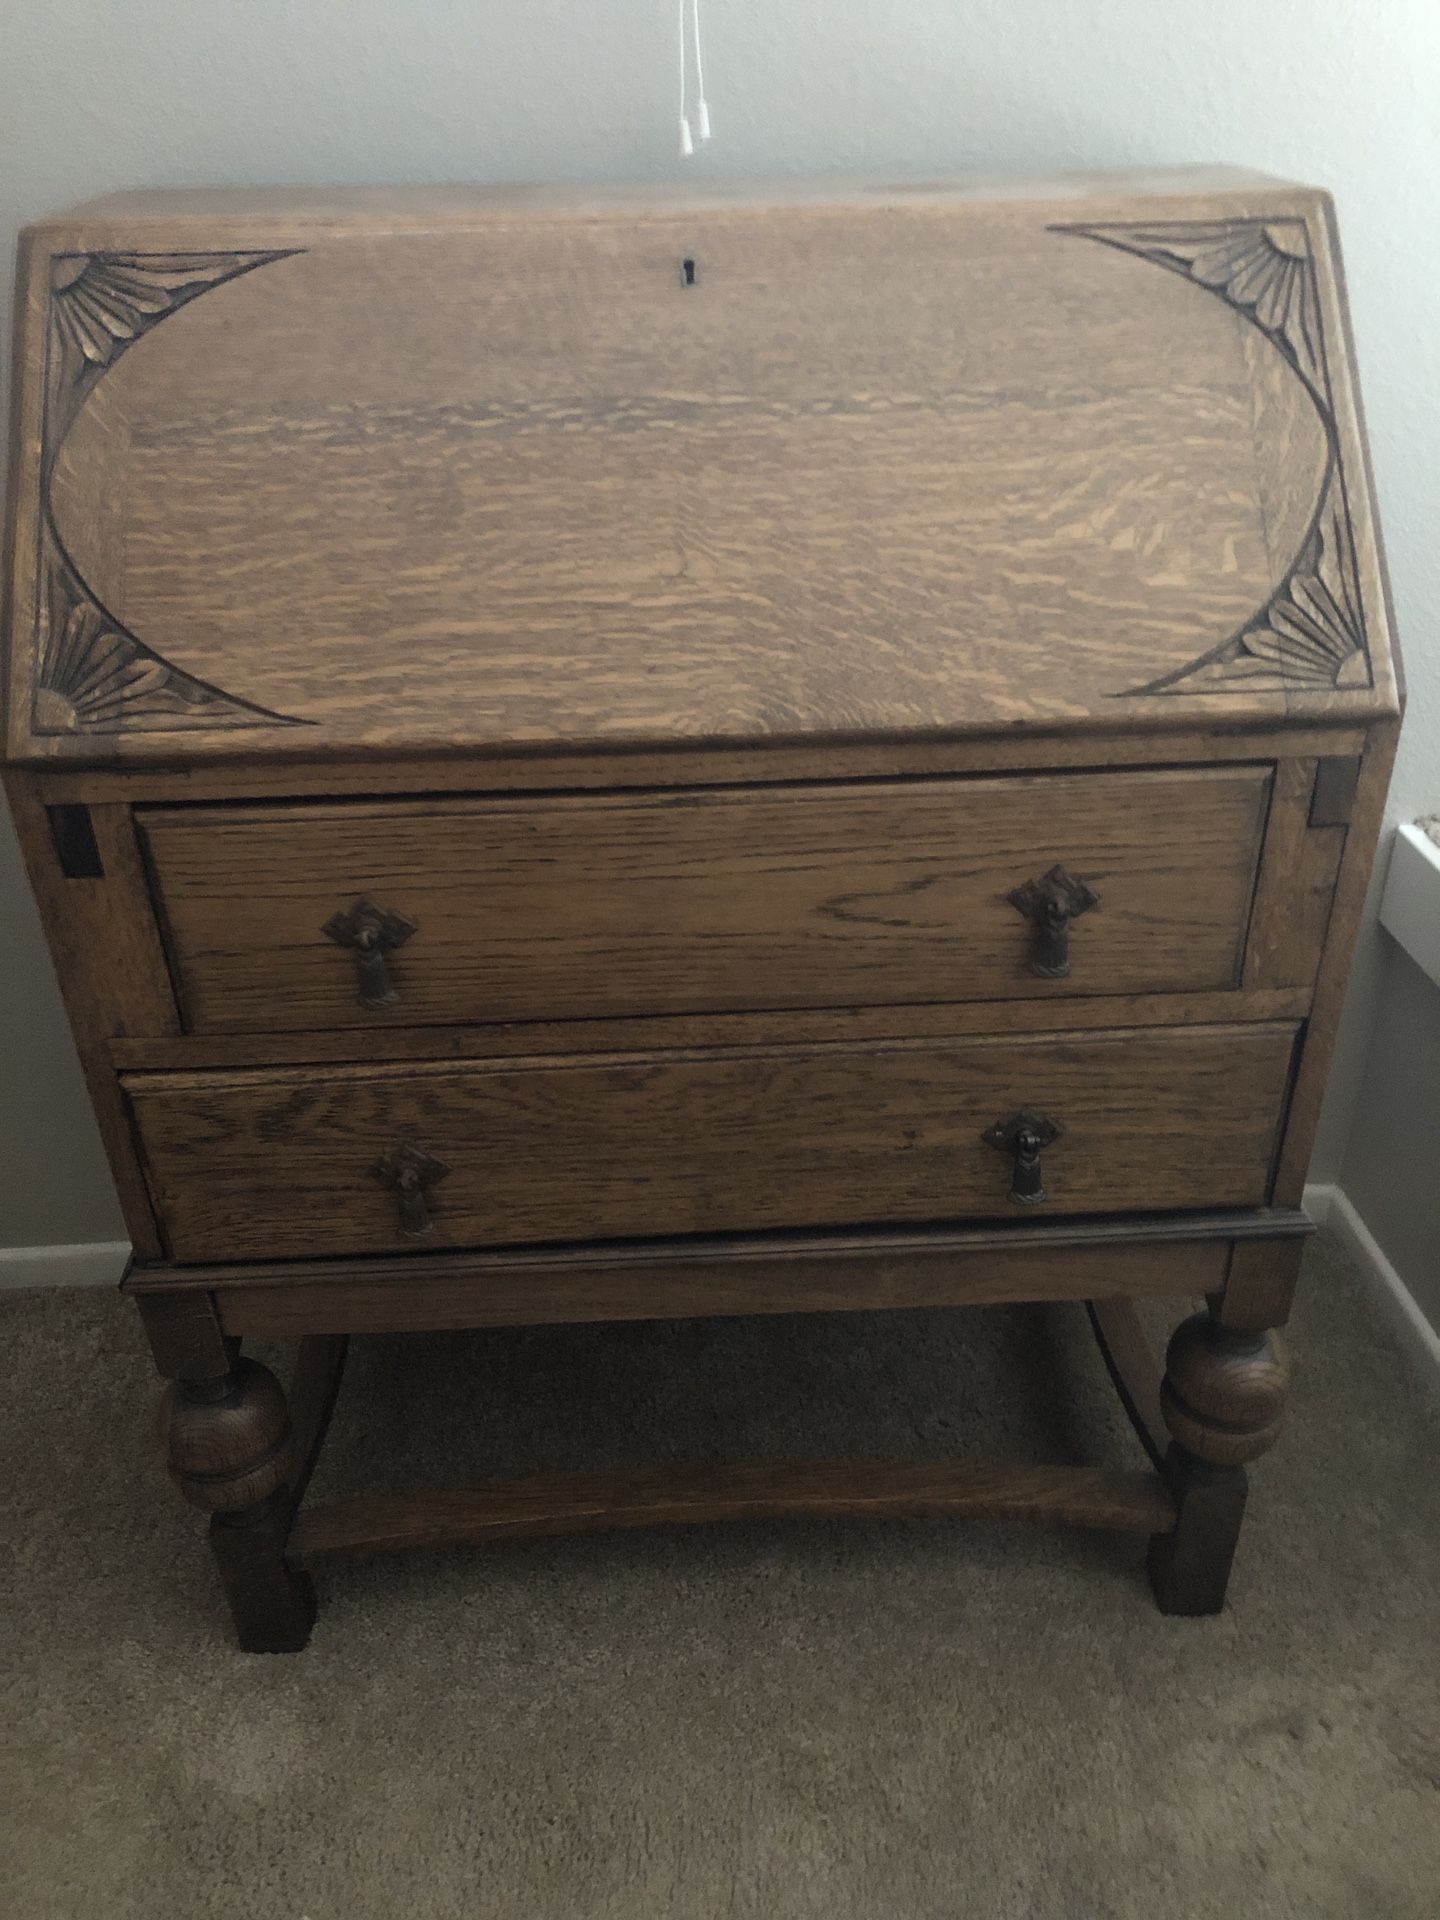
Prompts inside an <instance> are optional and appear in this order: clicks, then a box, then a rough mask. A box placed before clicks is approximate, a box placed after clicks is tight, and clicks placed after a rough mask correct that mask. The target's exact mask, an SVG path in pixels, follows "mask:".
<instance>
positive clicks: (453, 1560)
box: [0, 1248, 1440, 1920]
mask: <svg viewBox="0 0 1440 1920" xmlns="http://www.w3.org/2000/svg"><path fill="white" fill-rule="evenodd" d="M0 1318H3V1321H4V1324H5V1328H6V1331H7V1334H8V1342H7V1345H8V1355H9V1362H8V1368H7V1373H8V1383H9V1384H8V1391H7V1392H6V1394H5V1396H4V1404H3V1410H0V1441H3V1457H4V1461H5V1472H4V1477H3V1487H0V1498H3V1504H4V1513H5V1519H4V1527H5V1544H6V1548H7V1552H6V1562H5V1570H4V1575H3V1580H4V1588H5V1593H4V1598H5V1605H6V1613H5V1619H4V1634H3V1645H0V1661H3V1663H4V1668H5V1673H4V1685H5V1700H4V1722H3V1737H4V1743H5V1777H4V1781H3V1795H0V1827H3V1829H4V1838H3V1858H0V1910H3V1912H4V1914H5V1915H6V1917H7V1920H62V1917H63V1920H131V1916H135V1917H136V1920H139V1916H145V1920H209V1916H225V1920H229V1917H230V1916H235V1917H236V1920H240V1917H241V1916H244V1917H245V1920H249V1916H252V1915H253V1916H264V1917H265V1920H302V1916H308V1920H450V1917H451V1916H456V1917H458V1916H465V1920H476V1917H481V1920H490V1917H491V1916H494V1917H495V1920H599V1917H600V1916H605V1917H606V1920H612V1917H613V1920H622V1917H624V1920H630V1917H631V1916H649V1915H656V1916H667V1917H673V1920H691V1917H692V1916H693V1917H694V1920H729V1917H730V1916H746V1917H748V1916H755V1917H756V1920H760V1917H761V1916H763V1917H764V1920H808V1917H809V1916H812V1915H813V1916H817V1917H818V1916H825V1917H826V1920H932V1917H933V1920H942V1917H943V1920H954V1917H957V1916H964V1917H965V1920H969V1917H970V1916H974V1920H1009V1917H1010V1916H1024V1920H1052V1916H1053V1920H1111V1917H1113V1920H1130V1916H1135V1917H1136V1920H1140V1917H1141V1916H1143V1917H1144V1920H1200V1916H1210V1915H1214V1916H1217V1920H1243V1917H1244V1916H1249V1915H1264V1916H1267V1917H1268V1916H1288V1915H1294V1916H1297V1920H1301V1917H1303V1920H1331V1917H1332V1916H1333V1917H1334V1920H1341V1916H1343V1917H1344V1920H1402V1917H1403V1920H1436V1916H1437V1915H1440V1684H1437V1682H1440V1492H1437V1465H1440V1419H1437V1414H1436V1406H1435V1403H1434V1401H1433V1400H1432V1399H1431V1398H1430V1397H1428V1395H1427V1393H1426V1392H1425V1390H1424V1389H1423V1388H1422V1387H1421V1386H1420V1384H1419V1383H1418V1382H1417V1380H1416V1379H1415V1377H1414V1376H1413V1375H1412V1374H1411V1373H1410V1372H1409V1371H1408V1370H1407V1364H1406V1362H1405V1360H1404V1359H1403V1357H1402V1356H1401V1355H1400V1353H1399V1352H1398V1350H1397V1348H1396V1346H1395V1345H1394V1343H1393V1341H1392V1340H1391V1338H1390V1337H1389V1335H1388V1333H1387V1331H1386V1330H1385V1329H1384V1327H1383V1325H1382V1324H1381V1323H1380V1322H1379V1321H1378V1320H1377V1317H1376V1314H1375V1312H1374V1310H1373V1308H1372V1306H1371V1305H1370V1304H1369V1302H1368V1301H1367V1299H1366V1298H1365V1297H1364V1296H1363V1295H1361V1294H1360V1293H1359V1292H1358V1291H1357V1290H1356V1288H1355V1286H1354V1284H1353V1282H1352V1280H1351V1278H1350V1276H1349V1275H1348V1274H1347V1272H1346V1271H1345V1269H1344V1268H1343V1266H1342V1265H1341V1263H1340V1261H1339V1259H1338V1257H1337V1256H1336V1255H1335V1254H1334V1253H1333V1252H1329V1251H1327V1250H1325V1249H1324V1248H1321V1249H1318V1250H1317V1251H1316V1252H1315V1253H1314V1254H1313V1255H1312V1258H1311V1261H1310V1273H1309V1286H1308V1288H1307V1291H1306V1295H1305V1299H1304V1304H1303V1306H1302V1309H1301V1311H1300V1313H1299V1315H1298V1318H1297V1323H1296V1326H1295V1329H1294V1332H1295V1336H1296V1339H1295V1345H1296V1349H1297V1362H1298V1385H1297V1390H1296V1394H1295V1400H1294V1417H1293V1422H1292V1426H1291V1429H1290V1431H1289V1433H1288V1435H1287V1437H1286V1439H1285V1441H1284V1442H1283V1443H1282V1445H1281V1447H1280V1448H1279V1449H1278V1450H1277V1452H1276V1453H1275V1454H1274V1455H1272V1456H1271V1457H1270V1459H1269V1460H1267V1461H1265V1462H1263V1463H1262V1464H1261V1465H1260V1467H1259V1468H1258V1469H1257V1470H1256V1472H1255V1475H1254V1480H1255V1484H1256V1497H1255V1499H1254V1500H1253V1502H1252V1508H1251V1519H1250V1525H1249V1529H1248V1532H1247V1536H1246V1539H1245V1541H1244V1543H1243V1545H1242V1550H1241V1560H1240V1564H1239V1567H1238V1570H1237V1574H1236V1578H1235V1581H1234V1585H1233V1588H1232V1605H1231V1610H1230V1612H1229V1613H1228V1614H1227V1615H1225V1616H1224V1617H1223V1618H1221V1619H1218V1620H1212V1621H1200V1622H1186V1621H1178V1620H1164V1619H1161V1618H1160V1616H1159V1615H1158V1614H1157V1613H1156V1612H1155V1611H1154V1609H1153V1607H1152V1605H1151V1603H1150V1599H1149V1595H1148V1591H1147V1589H1146V1587H1145V1585H1144V1583H1143V1578H1142V1575H1141V1571H1140V1565H1139V1562H1140V1553H1141V1549H1140V1547H1139V1545H1138V1543H1135V1542H1132V1541H1127V1540H1122V1539H1117V1538H1107V1537H1103V1536H1090V1535H1081V1534H1067V1533H1061V1532H1048V1531H1041V1530H1026V1529H1024V1528H1019V1527H1003V1528H1002V1527H991V1526H946V1525H935V1524H923V1525H922V1524H915V1525H893V1526H877V1527H868V1528H867V1527H864V1526H860V1525H814V1526H808V1527H798V1528H782V1527H778V1526H775V1527H771V1526H764V1527H760V1526H756V1527H746V1528H737V1529H734V1530H731V1531H728V1532H727V1531H709V1532H706V1531H689V1532H680V1533H673V1534H669V1535H664V1534H652V1535H643V1534H631V1535H615V1536H611V1537H606V1536H603V1535H596V1536H590V1537H588V1538H583V1539H576V1540H570V1541H550V1542H541V1543H538V1544H534V1545H526V1546H518V1545H517V1546H511V1547H507V1548H503V1549H496V1550H491V1551H488V1552H485V1553H473V1554H468V1555H466V1554H458V1553H455V1554H450V1553H446V1554H435V1555H432V1556H429V1557H425V1556H417V1557H415V1558H412V1559H409V1560H397V1561H391V1562H378V1563H376V1564H374V1565H373V1566H370V1567H367V1568H360V1569H355V1570H352V1571H349V1572H347V1573H342V1574H336V1575H333V1576H332V1577H330V1578H328V1579H327V1580H325V1581H324V1582H323V1584H322V1587H321V1608H322V1613H321V1619H320V1623H319V1626H318V1627H317V1630H316V1634H315V1639H314V1643H313V1646H312V1648H311V1650H310V1652H309V1653H307V1654H303V1655H301V1656H299V1657H298V1658H289V1659H284V1658H281V1659H275V1658H270V1659H265V1658H253V1657H246V1656H244V1655H241V1654H239V1653H237V1652H235V1651H234V1650H233V1649H232V1648H231V1647H230V1646H229V1644H228V1643H227V1640H226V1637H225V1622H224V1618H223V1615H222V1612H221V1608H220V1604H219V1601H218V1598H217V1595H216V1593H215V1591H214V1589H213V1587H212V1584H211V1580H210V1577H209V1568H208V1562H207V1560H206V1558H205V1556H204V1554H203V1551H202V1549H201V1546H200V1543H199V1541H198V1539H197V1537H196V1535H197V1529H198V1521H197V1518H196V1516H193V1515H189V1514H187V1513H186V1511H185V1510H184V1509H183V1508H182V1507H181V1505H180V1504H179V1502H178V1500H177V1499H176V1498H175V1497H174V1495H173V1494H172V1492H171V1489H170V1488H169V1486H168V1484H167V1483H166V1482H165V1481H164V1479H163V1477H162V1476H161V1475H160V1474H159V1473H158V1472H157V1471H156V1470H155V1468H154V1466H153V1464H152V1460H151V1452H150V1448H151V1439H150V1433H149V1422H148V1407H149V1405H150V1402H151V1400H152V1395H153V1386H152V1381H151V1377H150V1375H149V1372H148V1361H147V1358H146V1355H145V1352H144V1349H143V1347H142V1344H141V1340H140V1337H139V1331H138V1326H137V1324H136V1320H135V1315H134V1313H133V1310H132V1309H130V1308H128V1307H126V1306H125V1305H124V1304H123V1303H122V1302H120V1301H119V1300H117V1299H115V1298H112V1297H110V1296H107V1295H100V1294H95V1293H75V1292H72V1293H59V1294H56V1293H52V1294H26V1295H14V1294H12V1295H9V1296H0ZM1037 1380H1038V1381H1040V1382H1043V1383H1046V1384H1045V1385H1044V1386H1043V1388H1042V1390H1041V1391H1040V1392H1039V1393H1038V1394H1037V1393H1036V1392H1035V1391H1034V1383H1035V1382H1036V1381H1037ZM1027 1386H1028V1391H1027ZM1132 1446H1133V1443H1132V1442H1131V1440H1130V1439H1129V1436H1128V1434H1127V1433H1126V1432H1125V1431H1124V1429H1123V1426H1122V1424H1121V1422H1120V1420H1119V1418H1118V1415H1117V1413H1116V1411H1115V1410H1114V1407H1113V1403H1112V1400H1111V1398H1110V1395H1109V1389H1108V1387H1107V1385H1106V1384H1105V1382H1104V1380H1103V1377H1102V1375H1101V1372H1100V1368H1099V1364H1098V1361H1097V1360H1096V1358H1095V1356H1094V1353H1093V1350H1092V1349H1091V1348H1090V1346H1089V1342H1088V1335H1087V1333H1086V1331H1085V1329H1084V1325H1083V1316H1082V1315H1080V1314H1079V1313H1078V1312H1076V1311H1074V1310H1061V1309H1055V1310H1051V1309H1044V1310H1040V1309H1023V1310H1017V1311H1011V1312H1004V1313H998V1312H992V1313H988V1314H969V1315H964V1314H953V1315H936V1314H924V1315H908V1314H894V1315H886V1316H874V1317H870V1316H866V1317H859V1316H856V1317H850V1318H845V1319H835V1320H831V1321H828V1322H826V1321H803V1320H798V1319H781V1320H771V1321H760V1320H756V1321H746V1322H728V1323H722V1322H707V1323H696V1324H691V1325H684V1326H675V1327H669V1328H666V1327H643V1326H635V1327H620V1328H610V1329H574V1330H558V1331H557V1330H551V1331H546V1332H526V1333H520V1334H507V1335H488V1336H476V1337H473V1338H471V1337H467V1338H466V1339H465V1340H463V1341H460V1340H455V1341H449V1342H447V1341H443V1340H432V1339H424V1340H420V1339H416V1340H411V1341H405V1340H390V1341H380V1340H370V1341H361V1342H357V1343H356V1348H355V1351H354V1354H353V1358H352V1371H351V1375H350V1378H349V1380H348V1383H347V1388H346V1392H345V1393H344V1394H343V1395H342V1399H341V1406H340V1413H339V1416H338V1418H337V1422H336V1427H335V1430H334V1435H333V1439H332V1451H331V1455H330V1459H329V1462H328V1464H327V1467H326V1470H325V1475H324V1482H323V1485H324V1486H326V1487H329V1488H332V1489H333V1488H337V1487H339V1486H342V1485H344V1486H350V1485H355V1486H361V1485H365V1484H366V1483H367V1482H368V1483H370V1484H375V1483H376V1482H377V1478H378V1477H379V1476H380V1475H381V1474H382V1473H383V1467H382V1466H381V1465H378V1464H377V1463H378V1462H383V1460H384V1458H385V1456H386V1454H387V1453H388V1454H390V1455H391V1456H392V1458H398V1463H399V1464H398V1466H394V1467H393V1468H392V1470H391V1472H390V1473H389V1475H388V1476H387V1477H388V1480H389V1483H390V1484H393V1485H397V1486H398V1485H403V1484H404V1483H405V1480H406V1478H407V1476H409V1475H412V1474H413V1475H422V1474H423V1475H430V1476H439V1477H442V1478H449V1479H451V1480H459V1479H463V1478H464V1477H467V1476H469V1475H470V1474H472V1473H476V1472H484V1471H490V1470H492V1469H499V1470H501V1471H507V1472H508V1471H512V1470H518V1469H521V1468H523V1467H539V1466H547V1465H555V1466H561V1465H579V1464H583V1463H585V1462H590V1461H598V1460H611V1461H616V1462H620V1461H626V1460H638V1459H644V1458H646V1457H649V1456H652V1455H665V1456H669V1457H673V1458H676V1459H680V1458H687V1459H697V1460H703V1459H708V1458H723V1457H730V1458H741V1457H745V1456H747V1455H748V1456H752V1457H753V1456H757V1455H760V1454H765V1453H771V1454H790V1455H794V1456H797V1457H800V1456H806V1455H818V1454H823V1453H826V1452H830V1451H840V1450H844V1451H854V1452H869V1453H873V1454H875V1455H892V1456H904V1455H906V1454H909V1455H912V1456H914V1455H920V1454H924V1453H941V1454H947V1455H948V1454H962V1453H965V1452H966V1451H971V1452H977V1451H980V1452H990V1453H997V1452H1002V1451H1003V1452H1008V1453H1010V1454H1012V1455H1019V1456H1028V1457H1033V1458H1046V1457H1051V1458H1054V1457H1067V1456H1069V1455H1070V1454H1072V1453H1077V1452H1079V1451H1080V1450H1086V1451H1088V1452H1090V1453H1091V1454H1092V1455H1096V1456H1098V1457H1102V1458H1114V1459H1117V1460H1118V1459H1124V1458H1129V1457H1131V1450H1132ZM397 1449H398V1453H397ZM321 1485H322V1483H317V1491H318V1490H320V1489H321Z"/></svg>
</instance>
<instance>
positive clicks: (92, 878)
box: [5, 773, 178, 1257]
mask: <svg viewBox="0 0 1440 1920" xmlns="http://www.w3.org/2000/svg"><path fill="white" fill-rule="evenodd" d="M5 785H6V792H7V794H8V796H9V800H10V806H11V810H12V812H13V814H14V817H15V825H16V829H17V832H18V834H19V838H20V847H21V851H22V852H23V854H24V856H25V863H26V867H27V870H28V872H29V875H30V884H31V886H32V887H33V888H34V891H35V895H36V898H37V900H38V901H39V905H40V914H41V919H42V922H43V924H44V927H45V934H46V938H47V940H48V941H49V943H50V951H51V954H52V956H53V958H54V961H55V970H56V973H57V975H58V977H59V981H60V990H61V993H62V995H63V997H64V1001H65V1010H66V1012H67V1014H68V1015H69V1018H70V1026H71V1030H72V1032H73V1033H74V1036H75V1042H76V1045H77V1047H78V1049H79V1053H80V1064H81V1066H82V1068H83V1069H84V1073H85V1080H86V1085H87V1086H88V1088H89V1091H90V1099H91V1101H92V1103H93V1105H94V1108H95V1114H96V1119H97V1121H98V1122H99V1127H100V1137H101V1139H102V1140H103V1142H104V1145H105V1151H106V1155H107V1157H108V1159H109V1162H110V1171H111V1174H112V1176H113V1178H114V1180H115V1185H116V1189H117V1191H118V1194H119V1198H120V1206H121V1210H122V1212H123V1214H124V1216H125V1225H126V1230H127V1231H128V1233H129V1235H130V1238H131V1241H132V1242H133V1243H134V1246H135V1248H136V1251H137V1252H138V1253H139V1254H140V1255H141V1256H142V1257H152V1256H153V1255H154V1254H156V1253H158V1251H159V1240H158V1236H157V1230H156V1226H155V1221H154V1217H153V1214H152V1211H151V1207H150V1202H149V1196H148V1194H147V1192H146V1188H145V1182H144V1179H143V1176H142V1174H141V1172H140V1168H139V1165H138V1162H137V1160H136V1156H135V1146H134V1140H133V1136H132V1134H131V1130H130V1124H129V1119H128V1116H127V1114H126V1112H125V1107H124V1103H123V1101H122V1099H121V1096H120V1090H119V1085H118V1082H117V1081H116V1079H115V1076H114V1074H113V1073H112V1071H111V1068H110V1063H109V1056H108V1053H107V1051H106V1046H107V1042H109V1041H110V1040H112V1039H116V1038H123V1037H124V1036H126V1035H129V1034H140V1033H143V1034H159V1035H165V1034H173V1033H175V1032H177V1031H178V1021H177V1017H176V1012H175V1006H174V1002H173V999H172V998H171V994H170V988H169V976H168V974H167V972H166V968H165V958H164V954H163V953H162V951H161V948H160V942H159V938H158V935H157V933H156V929H155V922H154V917H153V914H152V911H151V906H150V899H149V893H148V889H147V887H146V884H145V878H144V874H143V872H142V869H141V864H140V858H139V854H138V851H137V849H136V845H135V833H134V825H133V821H132V817H131V814H130V810H129V808H128V807H124V806H120V805H117V804H114V803H107V804H106V805H104V806H99V807H92V808H90V809H89V810H88V813H89V826H90V829H91V831H92V832H93V835H94V851H95V853H96V854H98V857H99V864H100V866H101V867H102V868H103V872H102V873H100V874H98V875H97V874H90V875H86V876H80V877H69V876H67V875H66V874H64V873H63V872H62V871H61V867H60V862H59V860H58V858H57V854H56V847H55V842H54V838H53V836H52V830H51V824H50V821H49V819H48V817H47V815H46V811H45V808H44V807H43V806H42V805H41V803H40V801H39V800H38V799H37V798H36V795H35V792H34V788H33V786H32V784H31V783H30V781H29V780H28V779H27V778H26V777H25V776H24V775H22V774H19V773H11V774H9V775H7V776H6V782H5Z"/></svg>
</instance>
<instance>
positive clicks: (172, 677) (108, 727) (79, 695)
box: [31, 250, 299, 736]
mask: <svg viewBox="0 0 1440 1920" xmlns="http://www.w3.org/2000/svg"><path fill="white" fill-rule="evenodd" d="M288 251H289V250H286V251H280V252H268V253H187V254H149V253H89V254H63V255H59V256H57V257H56V258H55V259H54V260H52V262H51V270H50V306H49V341H48V358H47V365H46V389H45V416H44V431H43V438H42V459H41V506H42V515H41V533H40V553H39V567H40V589H41V590H40V595H39V606H38V609H37V615H36V634H35V654H36V672H35V688H34V693H33V696H32V702H31V723H32V726H33V729H34V731H35V733H36V734H37V735H49V736H54V735H57V734H60V735H63V734H116V733H128V732H146V733H151V732H164V731H176V730H179V729H184V728H195V727H202V728H229V727H255V726H294V725H297V724H299V723H298V722H296V721H294V720H291V719H289V718H287V716H285V715H283V714H277V713H271V712H269V711H268V710H267V709H265V708H264V707H260V706H256V705H255V704H254V703H253V702H250V701H247V700H241V699H238V698H236V697H234V696H232V695H230V694H226V693H222V692H221V691H220V690H219V689H218V688H216V687H211V686H208V685H207V684H206V683H205V682H204V681H201V680H197V679H196V678H195V677H194V676H193V675H191V674H188V673H185V672H183V671H182V670H181V669H180V668H179V667H173V666H171V665H170V664H169V662H168V661H166V660H163V659H162V658H161V657H160V656H159V655H158V654H157V653H155V652H154V651H153V650H152V649H151V648H150V647H147V646H146V645H145V643H144V641H143V640H141V639H139V638H138V637H137V636H136V635H135V634H133V633H132V632H131V631H130V630H129V628H128V627H126V626H125V625H124V624H123V623H122V622H121V621H119V620H117V619H116V618H115V617H114V616H113V615H112V614H111V613H110V612H109V611H108V610H107V609H106V607H105V606H104V605H103V603H102V602H101V600H100V598H99V596H98V595H97V594H96V593H94V592H93V591H92V589H91V588H90V586H89V585H88V584H87V582H86V581H85V579H84V578H83V576H82V574H81V572H80V569H79V568H78V567H77V566H76V564H75V562H74V560H73V559H72V558H71V556H70V555H69V553H68V552H67V551H66V548H65V543H64V541H63V540H62V538H61V536H60V532H59V529H58V527H57V526H56V522H55V515H54V509H53V505H52V502H51V497H50V486H51V479H52V476H53V474H54V470H55V462H56V459H57V457H58V455H59V452H60V449H61V447H62V446H63V444H64V441H65V437H66V435H67V434H68V433H69V431H70V429H71V427H72V426H73V425H74V424H75V421H76V419H77V417H78V415H79V413H80V410H81V408H82V407H83V406H84V404H85V401H86V400H87V399H88V398H89V396H90V394H91V393H92V392H93V391H94V388H95V386H96V384H97V382H98V381H99V380H100V379H101V378H102V377H103V375H104V374H105V373H106V372H107V371H108V370H109V369H110V368H111V367H112V366H113V365H114V364H115V362H116V361H117V360H118V359H119V358H120V356H121V355H122V354H123V353H124V352H125V351H126V350H127V349H128V348H129V347H130V346H132V345H133V344H134V342H135V341H136V340H138V339H139V338H140V337H141V336H142V335H143V334H144V333H146V332H147V331H148V330H149V329H150V328H151V327H153V326H155V325H157V324H158V323H159V322H160V321H161V320H163V319H165V317H166V316H167V315H168V314H171V313H174V312H175V311H176V309H177V308H179V307H182V306H184V305H186V304H187V303H188V302H189V301H191V300H193V299H195V298H197V297H198V296H199V295H200V294H202V293H205V292H207V291H208V290H209V289H210V288H211V287H216V286H219V285H221V284H222V283H223V282H224V281H226V280H233V279H235V278H237V277H238V276H239V275H240V274H242V273H249V272H251V271H252V270H253V269H254V268H256V267H262V266H265V265H267V264H268V263H269V262H270V261H272V260H281V259H285V258H286V257H287V254H288Z"/></svg>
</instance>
